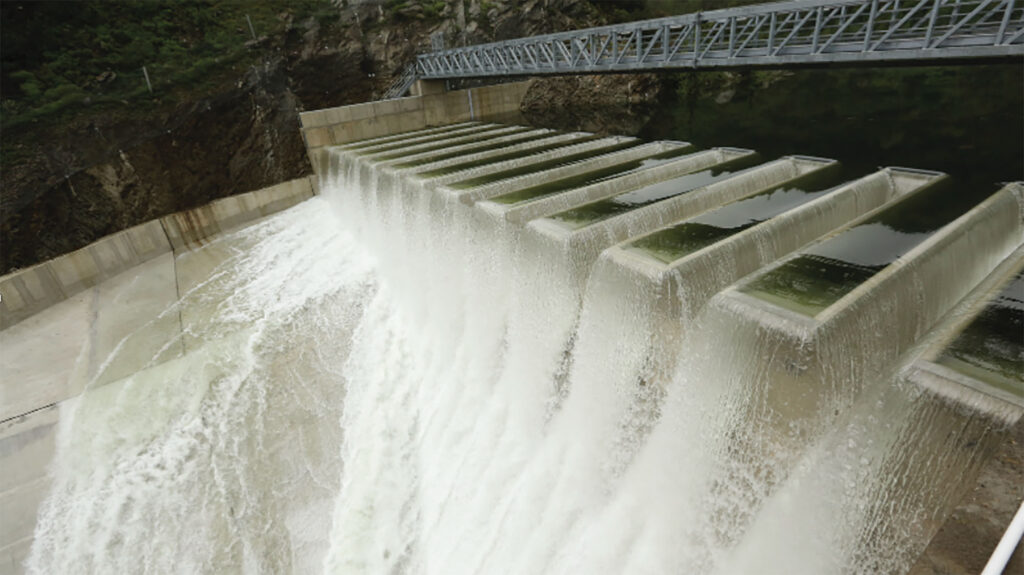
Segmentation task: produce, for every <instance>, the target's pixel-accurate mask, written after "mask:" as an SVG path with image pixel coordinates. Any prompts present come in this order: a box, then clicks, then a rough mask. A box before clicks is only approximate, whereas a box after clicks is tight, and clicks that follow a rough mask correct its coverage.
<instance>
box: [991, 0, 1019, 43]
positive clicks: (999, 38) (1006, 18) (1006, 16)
mask: <svg viewBox="0 0 1024 575" xmlns="http://www.w3.org/2000/svg"><path fill="white" fill-rule="evenodd" d="M1014 2H1015V0H1006V12H1003V21H1002V22H1001V23H1000V24H999V32H998V33H997V34H996V46H999V45H1000V44H1002V43H1003V38H1004V37H1005V36H1006V27H1007V26H1009V25H1010V14H1011V13H1012V12H1013V3H1014Z"/></svg>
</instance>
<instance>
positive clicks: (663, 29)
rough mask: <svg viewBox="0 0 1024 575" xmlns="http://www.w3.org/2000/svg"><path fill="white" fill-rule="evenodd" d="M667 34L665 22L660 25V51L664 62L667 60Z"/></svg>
mask: <svg viewBox="0 0 1024 575" xmlns="http://www.w3.org/2000/svg"><path fill="white" fill-rule="evenodd" d="M668 34H669V27H668V24H665V25H664V26H662V27H661V53H662V61H664V62H668Z"/></svg>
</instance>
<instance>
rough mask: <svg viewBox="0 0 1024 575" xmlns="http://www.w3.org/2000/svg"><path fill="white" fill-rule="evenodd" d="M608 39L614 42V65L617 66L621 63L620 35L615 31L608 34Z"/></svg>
mask: <svg viewBox="0 0 1024 575" xmlns="http://www.w3.org/2000/svg"><path fill="white" fill-rule="evenodd" d="M608 37H609V38H611V42H612V64H616V63H618V61H619V33H618V32H615V31H614V30H613V31H611V32H609V33H608Z"/></svg>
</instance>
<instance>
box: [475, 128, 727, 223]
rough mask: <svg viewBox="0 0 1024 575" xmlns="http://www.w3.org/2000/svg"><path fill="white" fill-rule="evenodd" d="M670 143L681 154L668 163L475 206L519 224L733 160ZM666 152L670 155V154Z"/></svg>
mask: <svg viewBox="0 0 1024 575" xmlns="http://www.w3.org/2000/svg"><path fill="white" fill-rule="evenodd" d="M674 144H676V145H677V146H679V147H678V148H676V150H679V151H681V152H682V153H683V154H684V155H682V156H680V157H678V158H674V159H668V160H661V159H657V160H641V161H640V162H641V165H640V166H639V167H638V168H636V169H629V170H626V171H625V172H623V173H621V174H615V175H614V176H611V177H602V178H598V181H594V182H589V178H587V176H586V175H581V176H577V177H575V178H572V179H570V178H565V179H564V180H562V181H568V182H570V184H571V183H574V182H573V180H575V179H577V178H581V179H583V180H584V181H583V182H582V183H581V185H579V187H576V188H575V189H566V190H564V191H559V192H558V193H552V194H549V195H546V196H543V197H539V198H537V199H534V200H531V201H528V202H519V203H516V204H504V203H498V202H493V201H482V202H480V203H479V204H478V205H479V207H480V208H481V210H483V211H484V212H485V213H488V214H492V215H493V216H494V217H497V218H501V219H504V220H506V221H509V222H516V223H520V224H523V223H526V222H528V221H530V220H533V219H537V218H540V217H544V216H549V215H551V214H554V213H556V212H561V211H564V210H567V209H570V208H574V207H577V206H581V205H583V204H587V203H590V202H594V201H596V200H601V199H605V198H610V197H613V196H616V195H618V194H621V193H623V192H625V191H629V190H636V189H640V188H644V187H646V186H650V185H655V184H657V183H659V182H662V181H667V180H671V179H674V178H676V177H679V176H681V175H685V174H689V173H691V172H695V171H699V170H702V169H705V168H708V167H710V166H713V165H715V164H719V163H722V162H725V161H727V159H728V158H730V157H734V154H735V150H731V149H728V148H712V149H710V150H705V151H703V152H696V151H694V148H693V147H692V146H691V145H690V144H688V143H686V142H674ZM669 153H672V151H670V152H669ZM556 182H558V180H556ZM541 185H545V184H541ZM559 187H561V186H559ZM498 197H502V196H498Z"/></svg>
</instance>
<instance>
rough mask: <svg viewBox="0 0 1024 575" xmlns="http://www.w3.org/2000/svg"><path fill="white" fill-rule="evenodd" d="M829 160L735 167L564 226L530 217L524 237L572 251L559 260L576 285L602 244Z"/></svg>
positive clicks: (558, 254) (556, 253) (557, 254)
mask: <svg viewBox="0 0 1024 575" xmlns="http://www.w3.org/2000/svg"><path fill="white" fill-rule="evenodd" d="M737 153H738V154H740V155H743V156H744V157H753V156H754V155H755V153H754V152H752V151H750V150H743V151H739V152H737ZM832 164H834V162H833V161H831V160H821V159H817V158H800V157H787V158H783V159H780V160H776V161H774V162H769V163H767V164H763V165H760V166H758V167H756V168H753V169H748V170H743V171H740V172H739V173H737V174H733V175H732V176H731V177H728V178H725V179H722V180H719V181H717V182H714V183H711V184H709V185H706V186H703V187H698V188H694V189H690V190H689V191H687V192H686V193H681V194H675V195H670V196H669V197H667V198H664V199H660V200H657V201H655V202H654V203H644V204H643V205H640V206H637V207H636V209H627V210H625V211H623V212H621V213H619V214H617V215H614V216H613V217H610V218H607V219H603V220H600V221H597V222H595V223H593V224H591V225H587V226H583V227H580V228H573V227H570V226H566V225H565V224H564V223H563V222H560V221H558V220H554V219H551V218H541V219H537V220H533V221H531V222H530V223H529V224H528V226H527V233H526V237H525V238H524V239H526V241H531V242H537V244H538V246H537V248H536V249H538V250H540V251H543V252H545V253H548V254H550V257H553V258H565V257H566V255H567V254H571V261H570V262H566V263H565V264H564V265H566V266H567V269H568V270H569V272H570V273H571V274H572V276H573V278H574V279H573V283H574V284H575V285H576V287H577V288H578V289H582V283H583V281H584V280H585V278H586V274H587V270H588V269H589V267H590V265H591V264H592V263H593V261H594V260H595V259H596V258H597V256H598V255H599V254H600V252H601V251H602V250H604V249H605V248H607V247H610V246H612V245H614V244H616V243H618V242H621V241H623V240H625V239H627V238H629V237H635V236H639V235H642V234H645V233H647V232H650V231H652V230H654V229H657V228H660V227H663V226H665V225H666V224H669V223H673V222H677V221H679V220H681V219H684V218H689V217H693V216H695V215H697V214H700V213H702V212H704V211H705V210H708V209H710V208H713V207H717V206H719V205H721V204H724V203H726V202H729V201H731V200H733V199H736V198H742V197H744V196H747V195H750V194H751V193H754V192H756V191H759V190H763V189H765V188H770V187H773V186H776V185H778V184H781V183H783V182H786V181H789V180H792V179H794V178H797V177H800V176H803V175H805V174H807V173H810V172H814V171H818V170H821V169H824V168H826V167H829V166H830V165H832ZM684 177H685V176H684ZM662 184H664V182H663V183H661V184H655V186H657V188H655V189H656V190H660V189H662ZM669 189H671V188H669ZM531 238H532V239H531ZM541 246H546V247H541Z"/></svg>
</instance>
